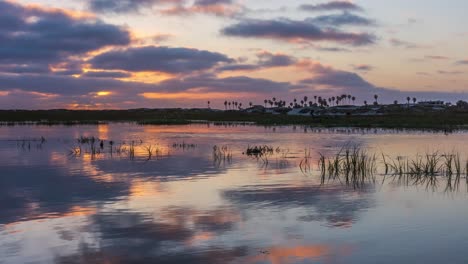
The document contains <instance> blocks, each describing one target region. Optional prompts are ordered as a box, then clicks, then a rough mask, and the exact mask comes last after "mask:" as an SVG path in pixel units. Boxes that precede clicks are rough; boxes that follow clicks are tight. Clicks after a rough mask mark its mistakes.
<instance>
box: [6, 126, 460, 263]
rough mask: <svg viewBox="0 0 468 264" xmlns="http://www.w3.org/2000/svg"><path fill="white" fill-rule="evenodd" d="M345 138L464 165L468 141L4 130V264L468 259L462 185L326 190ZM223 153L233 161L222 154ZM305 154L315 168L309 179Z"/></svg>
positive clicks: (128, 129)
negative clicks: (325, 173)
mask: <svg viewBox="0 0 468 264" xmlns="http://www.w3.org/2000/svg"><path fill="white" fill-rule="evenodd" d="M41 136H43V137H44V138H45V139H46V141H45V142H41V141H40V138H41ZM91 136H94V137H98V138H100V139H104V140H106V141H105V143H104V146H103V149H102V150H101V149H100V147H99V143H96V146H97V150H96V152H97V153H96V154H95V155H93V154H92V153H91V152H92V151H91V149H90V146H89V144H81V152H80V151H79V149H78V147H79V146H80V144H78V142H77V138H80V137H91ZM32 139H36V141H32ZM110 140H112V141H113V142H114V145H113V148H112V153H111V151H110V146H109V141H110ZM132 141H133V144H134V151H135V156H134V158H131V157H130V156H131V155H130V145H131V144H132V143H131V142H132ZM184 143H185V144H186V145H185V147H184V146H181V144H184ZM260 144H261V145H271V146H273V147H274V148H275V149H276V148H279V150H278V152H276V151H275V153H274V154H272V155H271V156H270V157H269V158H268V161H265V160H263V159H256V158H252V157H247V156H245V155H243V152H244V151H245V150H246V149H247V147H248V146H249V145H251V146H252V145H260ZM346 144H348V145H350V144H352V145H359V146H361V147H362V148H365V149H366V151H367V152H368V153H374V154H376V155H377V156H379V157H380V156H381V153H382V152H383V153H385V154H386V155H388V156H390V157H395V158H396V157H398V156H412V155H417V154H418V153H426V152H431V151H440V152H447V153H448V152H451V151H458V152H460V153H461V154H462V155H463V160H465V158H466V154H468V151H467V149H468V133H462V132H460V133H456V134H450V135H444V134H438V133H427V132H397V131H390V130H388V131H380V130H365V131H363V130H346V129H336V130H311V129H307V130H305V129H304V128H302V127H296V128H295V127H280V128H276V129H272V128H264V127H255V126H238V127H232V126H231V127H222V126H208V125H190V126H136V125H132V124H111V125H99V126H73V127H62V126H56V127H42V126H37V127H36V126H16V127H0V263H2V264H7V263H274V264H277V263H468V254H467V251H466V249H467V248H468V225H467V219H468V194H467V190H466V183H465V179H464V178H463V179H462V184H460V186H459V187H458V188H447V184H446V183H445V181H444V180H440V181H439V182H438V183H437V184H435V185H431V186H428V185H425V184H413V183H408V182H404V181H398V180H396V179H395V178H394V177H384V176H383V175H379V173H376V174H377V175H376V177H375V181H368V182H366V183H365V184H364V185H361V186H359V187H358V188H355V187H353V186H349V185H347V184H345V183H344V182H342V181H341V180H327V181H326V182H325V183H321V180H320V173H319V171H318V166H317V160H318V158H319V153H322V154H324V155H333V154H334V153H336V152H337V151H338V150H339V149H340V148H341V147H342V146H343V145H346ZM150 145H151V147H152V153H153V155H152V157H150V158H149V157H148V152H147V150H146V147H149V146H150ZM215 145H217V146H226V147H227V148H228V153H232V158H229V157H228V158H227V159H224V158H223V159H221V160H219V159H215V158H214V156H213V146H215ZM305 149H308V150H310V155H311V158H310V159H311V165H312V169H313V171H312V172H306V173H303V172H301V170H300V168H299V165H300V162H301V160H302V158H303V157H304V150H305ZM73 150H74V151H73ZM378 166H379V169H381V168H382V164H380V163H379V164H378Z"/></svg>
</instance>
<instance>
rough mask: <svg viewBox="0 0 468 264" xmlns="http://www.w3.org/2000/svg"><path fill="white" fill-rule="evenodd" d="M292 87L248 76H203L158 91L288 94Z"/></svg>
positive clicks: (163, 85)
mask: <svg viewBox="0 0 468 264" xmlns="http://www.w3.org/2000/svg"><path fill="white" fill-rule="evenodd" d="M290 87H291V84H290V83H287V82H274V81H271V80H267V79H256V78H250V77H246V76H235V77H227V78H216V77H214V76H211V75H201V76H195V77H189V78H184V79H171V80H167V81H163V82H161V83H159V84H157V85H156V88H157V90H159V91H164V92H185V91H190V90H195V91H197V92H225V93H274V92H288V91H289V88H290Z"/></svg>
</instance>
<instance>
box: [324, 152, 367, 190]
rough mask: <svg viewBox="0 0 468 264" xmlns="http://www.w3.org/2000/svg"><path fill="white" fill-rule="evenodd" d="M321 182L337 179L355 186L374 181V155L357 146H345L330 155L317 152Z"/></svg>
mask: <svg viewBox="0 0 468 264" xmlns="http://www.w3.org/2000/svg"><path fill="white" fill-rule="evenodd" d="M319 155H320V158H319V161H318V167H319V171H320V175H321V182H322V183H324V182H325V181H327V180H335V179H339V180H340V181H341V180H343V181H344V182H346V184H348V185H349V184H351V185H353V186H355V187H359V186H361V185H363V184H364V183H365V182H367V181H374V180H375V178H374V173H375V172H376V157H375V155H370V154H368V153H367V152H366V151H365V150H363V149H361V148H360V147H358V146H351V147H350V146H345V147H343V148H341V149H340V150H339V151H338V152H337V153H336V154H334V155H332V156H331V157H328V158H327V157H325V156H324V155H323V154H321V153H319Z"/></svg>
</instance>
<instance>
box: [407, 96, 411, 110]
mask: <svg viewBox="0 0 468 264" xmlns="http://www.w3.org/2000/svg"><path fill="white" fill-rule="evenodd" d="M406 101H408V108H409V102H410V101H411V97H409V96H408V97H406Z"/></svg>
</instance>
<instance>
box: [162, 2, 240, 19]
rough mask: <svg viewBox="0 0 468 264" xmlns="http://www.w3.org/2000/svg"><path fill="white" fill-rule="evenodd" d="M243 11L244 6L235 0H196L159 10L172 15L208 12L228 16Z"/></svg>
mask: <svg viewBox="0 0 468 264" xmlns="http://www.w3.org/2000/svg"><path fill="white" fill-rule="evenodd" d="M242 11H245V8H244V6H242V5H240V4H237V3H235V1H233V0H196V1H194V2H193V4H192V5H189V6H187V5H184V4H182V3H180V4H178V5H175V6H173V7H169V8H165V9H161V10H159V12H160V13H162V14H164V15H171V16H180V15H185V16H187V15H194V14H208V15H215V16H228V17H232V16H235V15H238V14H240V13H241V12H242Z"/></svg>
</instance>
